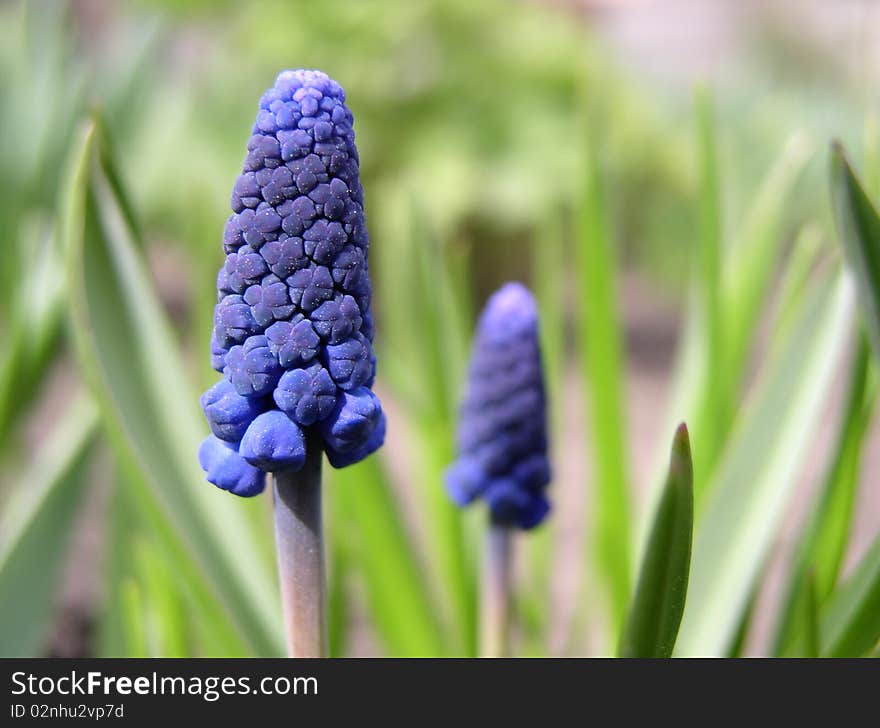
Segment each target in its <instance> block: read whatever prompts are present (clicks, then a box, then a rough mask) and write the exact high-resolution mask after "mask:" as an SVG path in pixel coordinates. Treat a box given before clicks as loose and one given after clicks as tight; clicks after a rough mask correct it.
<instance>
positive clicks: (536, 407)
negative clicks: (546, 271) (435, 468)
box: [446, 283, 551, 528]
mask: <svg viewBox="0 0 880 728" xmlns="http://www.w3.org/2000/svg"><path fill="white" fill-rule="evenodd" d="M545 407H546V405H545V397H544V383H543V373H542V367H541V352H540V345H539V338H538V314H537V309H536V306H535V301H534V299H533V298H532V295H531V293H529V291H528V289H527V288H526V287H525V286H523V285H521V284H519V283H508V284H506V285H505V286H503V287H502V288H501V289H499V290H498V291H497V292H496V293H495V294H493V295H492V296H491V297H490V298H489V300H488V302H487V303H486V307H485V309H484V311H483V313H482V315H481V316H480V322H479V326H478V328H477V334H476V337H475V339H474V345H473V352H472V356H471V365H470V372H469V376H468V386H467V394H466V396H465V399H464V402H463V404H462V407H461V414H460V419H459V428H458V459H457V460H456V462H455V463H453V464H452V465H451V466H450V467H449V469H448V470H447V472H446V490H447V492H448V493H449V496H450V498H451V499H452V500H453V501H454V502H455V503H457V504H458V505H462V506H463V505H467V504H469V503H472V502H473V501H474V500H476V499H478V498H482V499H483V500H485V501H486V503H487V505H488V507H489V513H490V516H491V518H492V521H493V522H495V523H498V524H501V525H508V526H515V527H518V528H532V527H533V526H536V525H537V524H538V523H540V522H541V521H542V520H543V519H544V517H545V516H546V515H547V512H548V511H549V503H548V502H547V499H546V498H545V497H544V494H543V491H544V489H545V487H546V486H547V484H548V483H549V482H550V477H551V473H550V463H549V461H548V458H547V432H546V415H545Z"/></svg>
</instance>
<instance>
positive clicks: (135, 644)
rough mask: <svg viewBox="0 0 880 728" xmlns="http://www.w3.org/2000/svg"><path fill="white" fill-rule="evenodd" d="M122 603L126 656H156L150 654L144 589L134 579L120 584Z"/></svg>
mask: <svg viewBox="0 0 880 728" xmlns="http://www.w3.org/2000/svg"><path fill="white" fill-rule="evenodd" d="M120 603H121V605H122V639H123V641H122V643H123V645H124V649H125V657H155V655H151V654H150V648H149V646H148V645H149V638H148V634H147V620H146V605H145V604H144V595H143V590H142V589H141V588H140V587H139V586H138V583H137V582H136V581H135V580H134V579H131V578H129V579H126V580H125V581H124V582H123V583H122V585H121V586H120Z"/></svg>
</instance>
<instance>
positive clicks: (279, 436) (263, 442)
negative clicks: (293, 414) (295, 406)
mask: <svg viewBox="0 0 880 728" xmlns="http://www.w3.org/2000/svg"><path fill="white" fill-rule="evenodd" d="M238 451H239V452H240V453H241V456H242V457H243V458H244V459H245V460H247V461H248V462H249V463H250V464H251V465H254V466H256V467H258V468H260V469H261V470H265V471H267V472H270V473H271V472H276V471H282V470H299V469H300V468H301V467H302V466H303V463H304V462H305V461H306V441H305V437H303V432H302V430H301V429H300V428H299V426H298V425H297V424H296V423H295V422H293V421H292V420H291V419H290V418H289V417H288V416H287V415H286V414H284V412H281V411H279V410H270V411H268V412H264V413H263V414H261V415H260V416H259V417H257V418H256V419H255V420H254V421H253V422H251V424H250V427H248V428H247V431H246V432H245V433H244V437H242V438H241V445H239V448H238Z"/></svg>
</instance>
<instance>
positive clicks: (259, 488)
mask: <svg viewBox="0 0 880 728" xmlns="http://www.w3.org/2000/svg"><path fill="white" fill-rule="evenodd" d="M199 464H200V465H201V466H202V470H204V471H205V474H206V476H207V478H208V481H209V482H211V483H213V484H214V485H216V486H217V487H218V488H221V489H222V490H228V491H229V492H230V493H233V494H235V495H239V496H242V497H245V498H249V497H251V496H254V495H259V494H260V493H262V492H263V489H264V488H265V487H266V474H265V473H264V472H263V471H262V470H260V469H259V468H255V467H254V466H253V465H250V464H249V463H247V462H246V461H245V460H244V458H242V457H241V455H239V454H238V451H237V450H236V448H235V445H233V444H230V443H228V442H224V441H223V440H219V439H217V438H216V437H214V435H209V436H208V437H207V438H205V440H204V441H203V442H202V444H201V445H200V446H199Z"/></svg>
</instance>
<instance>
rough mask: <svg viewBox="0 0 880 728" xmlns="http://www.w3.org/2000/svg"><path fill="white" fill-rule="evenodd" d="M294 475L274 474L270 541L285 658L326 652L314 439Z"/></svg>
mask: <svg viewBox="0 0 880 728" xmlns="http://www.w3.org/2000/svg"><path fill="white" fill-rule="evenodd" d="M306 453H307V455H306V462H305V465H303V467H302V469H301V470H299V471H297V472H295V473H275V474H274V475H273V482H274V487H275V494H274V495H275V544H276V547H277V552H278V575H279V578H280V582H281V601H282V606H283V609H284V623H285V627H286V631H287V651H288V654H289V655H290V656H291V657H326V656H327V644H328V640H327V616H326V612H327V610H326V605H325V602H326V597H325V583H326V580H325V578H324V540H323V536H322V528H321V460H322V458H323V456H324V452H323V450H322V448H321V446H320V443H318V442H316V441H315V439H314V438H308V440H307V442H306Z"/></svg>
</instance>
